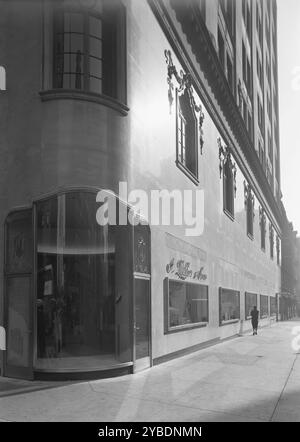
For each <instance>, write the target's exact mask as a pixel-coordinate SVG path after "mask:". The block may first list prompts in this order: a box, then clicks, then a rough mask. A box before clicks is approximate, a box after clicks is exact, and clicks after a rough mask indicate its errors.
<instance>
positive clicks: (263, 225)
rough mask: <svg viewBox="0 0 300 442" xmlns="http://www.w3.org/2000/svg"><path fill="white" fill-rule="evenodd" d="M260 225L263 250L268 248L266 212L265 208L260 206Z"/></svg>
mask: <svg viewBox="0 0 300 442" xmlns="http://www.w3.org/2000/svg"><path fill="white" fill-rule="evenodd" d="M259 226H260V246H261V249H262V250H263V251H265V250H266V214H265V211H264V209H262V208H261V207H260V208H259Z"/></svg>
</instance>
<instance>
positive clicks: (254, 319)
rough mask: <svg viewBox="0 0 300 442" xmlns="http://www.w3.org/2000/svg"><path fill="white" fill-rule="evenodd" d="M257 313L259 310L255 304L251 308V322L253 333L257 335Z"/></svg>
mask: <svg viewBox="0 0 300 442" xmlns="http://www.w3.org/2000/svg"><path fill="white" fill-rule="evenodd" d="M258 315H259V311H258V310H257V307H256V305H255V306H254V307H253V310H251V322H252V328H253V335H257V328H258Z"/></svg>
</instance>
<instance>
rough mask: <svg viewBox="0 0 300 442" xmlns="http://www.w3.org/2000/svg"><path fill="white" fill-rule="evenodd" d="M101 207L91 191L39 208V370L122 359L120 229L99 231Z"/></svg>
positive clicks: (50, 201) (107, 364)
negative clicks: (117, 314) (118, 281)
mask: <svg viewBox="0 0 300 442" xmlns="http://www.w3.org/2000/svg"><path fill="white" fill-rule="evenodd" d="M97 208H98V207H96V197H95V195H94V194H92V193H88V192H72V193H69V194H66V195H60V196H58V197H57V198H52V199H49V200H47V201H44V202H40V203H38V205H37V229H38V232H37V265H38V284H37V291H38V293H37V327H38V348H37V358H38V359H37V366H38V367H39V368H57V367H66V368H72V367H75V368H80V367H81V366H82V367H97V366H99V364H100V365H101V366H103V365H104V366H109V365H112V364H114V363H116V362H117V360H118V354H116V353H117V352H116V350H117V346H118V344H117V337H116V325H117V324H116V319H115V309H116V308H117V307H116V293H115V281H116V279H115V278H116V271H115V256H116V247H115V243H116V227H114V226H104V227H100V226H99V225H98V224H97V222H96V210H97ZM123 324H125V326H124V325H123V326H124V327H126V326H127V324H128V318H126V319H125V320H124V318H123ZM126 345H127V346H129V342H126Z"/></svg>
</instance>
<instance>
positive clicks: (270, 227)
mask: <svg viewBox="0 0 300 442" xmlns="http://www.w3.org/2000/svg"><path fill="white" fill-rule="evenodd" d="M269 233H270V258H271V259H273V258H274V229H273V226H272V224H271V223H270V225H269Z"/></svg>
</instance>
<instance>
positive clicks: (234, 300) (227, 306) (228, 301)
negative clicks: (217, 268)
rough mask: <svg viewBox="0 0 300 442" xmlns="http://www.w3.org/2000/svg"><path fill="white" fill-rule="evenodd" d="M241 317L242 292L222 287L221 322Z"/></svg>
mask: <svg viewBox="0 0 300 442" xmlns="http://www.w3.org/2000/svg"><path fill="white" fill-rule="evenodd" d="M238 319H240V292H237V291H235V290H227V289H222V288H220V324H224V323H226V322H228V321H234V320H238Z"/></svg>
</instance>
